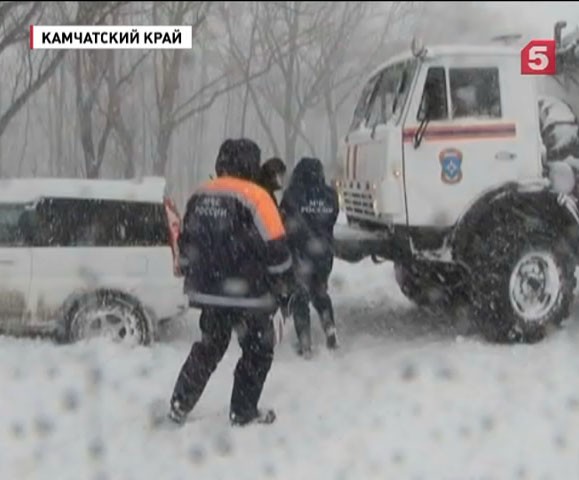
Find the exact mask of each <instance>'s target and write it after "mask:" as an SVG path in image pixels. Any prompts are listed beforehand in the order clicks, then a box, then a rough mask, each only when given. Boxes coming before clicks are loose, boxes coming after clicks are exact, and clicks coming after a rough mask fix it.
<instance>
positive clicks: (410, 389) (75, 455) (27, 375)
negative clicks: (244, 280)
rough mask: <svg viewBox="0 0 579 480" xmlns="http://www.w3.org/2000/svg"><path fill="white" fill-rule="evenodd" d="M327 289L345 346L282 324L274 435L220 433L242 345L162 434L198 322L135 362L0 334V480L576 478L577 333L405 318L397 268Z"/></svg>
mask: <svg viewBox="0 0 579 480" xmlns="http://www.w3.org/2000/svg"><path fill="white" fill-rule="evenodd" d="M332 291H333V295H334V298H335V301H336V311H337V319H338V323H339V333H340V339H341V343H342V349H341V350H340V351H339V352H338V353H336V354H335V355H330V354H329V353H327V352H326V351H325V350H324V349H323V348H320V349H319V351H318V353H317V355H316V357H315V358H314V359H313V360H312V361H310V362H306V361H303V360H302V359H301V358H299V357H297V356H296V355H295V354H294V352H293V350H292V342H293V340H294V337H295V334H294V332H293V327H291V326H290V328H288V330H287V332H288V335H287V336H286V338H285V340H284V343H283V344H282V345H281V346H280V347H279V348H278V350H277V352H276V358H275V361H274V365H273V367H272V370H271V373H270V376H269V378H268V381H267V383H266V387H265V390H264V393H263V397H262V404H263V405H266V406H273V407H275V409H276V411H277V414H278V421H277V422H276V423H275V424H274V425H271V426H267V427H266V426H254V427H250V428H247V429H232V428H230V427H229V424H228V422H227V407H228V402H229V395H230V392H231V385H232V373H233V369H234V366H235V362H236V360H237V358H238V354H239V347H238V346H237V343H236V342H235V341H232V343H231V346H230V348H229V351H228V352H227V354H226V356H225V358H224V360H223V362H222V363H221V364H220V365H219V367H218V369H217V371H216V372H215V374H214V376H213V377H212V379H211V381H210V383H209V385H208V387H207V389H206V391H205V394H204V396H203V397H202V399H201V401H200V403H199V405H198V408H197V409H196V411H195V415H194V416H193V418H192V420H194V421H192V422H191V423H188V424H187V425H186V426H185V427H184V428H183V429H181V430H178V431H167V430H164V429H159V428H157V427H156V426H155V423H154V421H153V416H152V415H151V412H152V411H153V410H154V409H153V406H154V405H158V404H159V403H161V404H163V406H166V404H167V401H168V398H169V395H170V392H171V389H172V387H173V382H174V380H175V376H176V374H177V371H178V369H179V367H180V365H181V362H182V361H183V360H184V358H185V355H186V354H187V351H188V349H189V347H190V342H191V340H192V339H193V338H195V336H197V329H196V322H195V317H194V315H193V314H192V315H191V318H190V320H189V323H186V324H183V325H179V326H177V328H175V329H174V331H172V332H168V333H167V335H166V338H165V339H164V340H163V341H162V342H161V343H159V344H156V345H155V346H153V347H151V348H138V349H134V350H130V351H127V350H126V349H123V348H120V347H116V346H113V345H110V344H107V343H106V342H93V343H92V344H85V345H82V344H77V345H72V346H55V345H52V344H50V343H48V342H45V341H30V340H16V339H7V338H0V387H1V389H2V390H1V392H2V393H1V395H0V412H1V416H0V478H1V479H6V480H13V479H14V480H26V479H42V480H44V479H46V480H68V479H70V480H85V479H86V480H96V479H100V480H104V479H108V480H117V479H118V480H129V479H135V480H147V479H151V480H153V479H155V480H156V479H163V480H178V479H179V480H181V479H183V480H190V479H203V480H205V479H207V480H218V479H233V480H244V479H248V480H250V479H251V480H259V479H291V480H306V479H316V480H322V479H335V480H341V479H344V480H345V479H356V480H358V479H360V480H363V479H364V480H365V479H368V480H369V479H395V480H398V479H409V480H418V479H423V480H483V479H485V480H486V479H489V480H490V479H509V480H513V479H515V480H516V479H521V480H522V479H540V480H543V479H557V480H562V479H565V480H566V479H578V478H579V435H577V431H578V430H579V348H578V347H579V326H578V325H577V324H575V323H574V322H573V321H571V322H570V324H569V325H567V326H566V328H565V329H564V330H562V331H559V332H557V333H556V334H555V335H553V336H551V337H550V338H548V339H547V340H546V341H544V342H542V343H540V344H538V345H534V346H516V347H513V346H510V347H509V346H492V345H488V344H485V343H484V342H482V341H481V340H480V339H478V338H476V337H472V336H471V337H465V336H463V334H464V332H465V331H466V330H467V327H468V325H467V322H466V321H463V322H459V323H458V324H456V325H453V324H452V323H451V322H450V321H449V320H448V319H446V321H442V320H441V319H437V318H435V317H432V316H428V315H427V314H424V313H420V312H419V311H418V310H417V309H415V308H414V307H412V306H411V305H410V304H409V303H408V302H407V301H406V300H405V299H404V297H402V295H401V293H400V292H399V291H398V288H397V286H396V284H395V282H394V280H393V273H392V267H391V264H383V265H379V266H375V265H373V264H371V262H366V261H365V262H362V263H360V264H356V265H349V264H345V263H342V262H339V261H338V262H336V267H335V273H334V276H333V281H332ZM574 317H576V318H579V314H578V313H577V309H576V312H575V313H574ZM312 318H313V325H314V338H315V339H316V341H317V342H318V344H319V345H320V346H321V345H322V343H321V342H322V336H321V330H320V328H319V323H318V321H317V317H316V316H315V315H313V317H312ZM195 419H197V420H195Z"/></svg>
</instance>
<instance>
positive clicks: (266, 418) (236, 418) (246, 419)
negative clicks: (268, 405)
mask: <svg viewBox="0 0 579 480" xmlns="http://www.w3.org/2000/svg"><path fill="white" fill-rule="evenodd" d="M229 419H230V421H231V424H232V425H233V426H235V427H244V426H246V425H250V424H256V423H257V424H263V425H270V424H272V423H273V422H275V419H276V415H275V412H274V411H273V410H271V409H266V410H257V412H256V413H255V415H247V416H244V415H237V414H236V413H233V412H231V414H230V415H229Z"/></svg>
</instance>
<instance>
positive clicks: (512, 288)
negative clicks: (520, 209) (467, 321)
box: [471, 222, 576, 343]
mask: <svg viewBox="0 0 579 480" xmlns="http://www.w3.org/2000/svg"><path fill="white" fill-rule="evenodd" d="M489 230H490V233H489V234H488V235H487V236H486V238H485V241H484V246H482V245H481V246H482V247H483V248H481V250H482V251H480V252H477V253H476V254H475V255H473V256H472V258H471V260H472V263H471V300H472V307H473V314H474V319H475V321H476V323H477V326H478V328H479V330H480V332H481V333H482V334H483V335H484V337H485V338H486V339H487V340H488V341H491V342H497V343H536V342H538V341H541V340H542V339H543V338H545V336H546V335H547V334H548V332H549V331H550V330H551V329H554V328H557V327H559V326H560V324H561V322H562V321H563V320H565V319H566V318H567V317H568V316H569V308H570V305H571V303H572V301H573V294H574V290H575V285H576V279H575V266H576V259H575V257H574V256H573V255H572V253H571V250H570V248H569V246H568V245H567V243H566V241H565V240H562V239H561V237H560V236H559V237H558V236H556V235H554V234H553V233H551V232H546V231H544V230H541V229H537V228H535V229H532V230H529V229H528V228H525V227H524V226H523V225H522V224H521V223H519V222H512V223H510V224H509V223H505V224H502V225H500V226H496V227H494V226H493V228H490V229H489ZM533 302H534V303H533Z"/></svg>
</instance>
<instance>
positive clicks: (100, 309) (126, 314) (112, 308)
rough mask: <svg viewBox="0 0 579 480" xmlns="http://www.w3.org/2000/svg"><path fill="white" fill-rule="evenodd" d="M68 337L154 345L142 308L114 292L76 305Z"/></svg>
mask: <svg viewBox="0 0 579 480" xmlns="http://www.w3.org/2000/svg"><path fill="white" fill-rule="evenodd" d="M68 336H69V340H70V341H71V342H78V341H81V340H90V339H93V338H103V337H104V338H108V339H110V340H111V341H112V342H114V343H120V344H126V345H130V346H135V345H148V344H150V342H151V335H150V331H149V327H148V322H147V318H146V316H145V314H144V312H143V310H142V308H141V307H140V306H139V305H138V304H137V303H135V302H134V301H131V300H130V299H128V298H126V297H125V296H124V295H122V294H118V293H110V292H99V293H96V294H93V295H87V296H85V297H83V298H81V299H80V300H78V301H76V302H75V305H74V306H73V307H72V308H71V310H70V312H69V315H68Z"/></svg>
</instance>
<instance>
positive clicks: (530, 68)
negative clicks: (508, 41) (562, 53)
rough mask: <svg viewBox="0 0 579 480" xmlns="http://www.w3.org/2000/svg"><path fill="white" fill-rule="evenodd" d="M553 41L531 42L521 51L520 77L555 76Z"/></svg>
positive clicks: (555, 64)
mask: <svg viewBox="0 0 579 480" xmlns="http://www.w3.org/2000/svg"><path fill="white" fill-rule="evenodd" d="M556 50H557V46H556V44H555V40H551V39H550V40H531V41H530V42H529V43H527V45H525V47H524V48H523V49H522V50H521V74H522V75H556V74H557V55H556Z"/></svg>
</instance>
